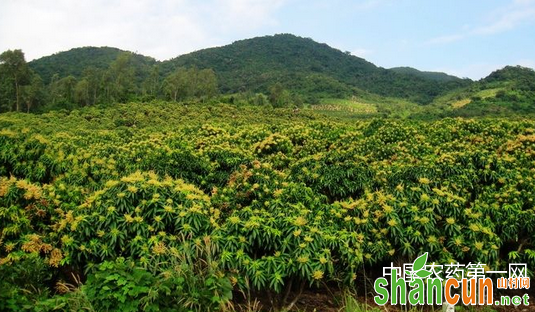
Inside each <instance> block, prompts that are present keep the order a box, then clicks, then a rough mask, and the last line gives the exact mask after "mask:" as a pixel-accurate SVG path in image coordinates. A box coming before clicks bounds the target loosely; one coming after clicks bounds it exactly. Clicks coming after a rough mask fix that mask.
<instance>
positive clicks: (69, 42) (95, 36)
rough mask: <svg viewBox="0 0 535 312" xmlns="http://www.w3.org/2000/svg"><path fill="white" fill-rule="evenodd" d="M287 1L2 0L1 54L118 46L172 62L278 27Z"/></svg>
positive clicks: (31, 54)
mask: <svg viewBox="0 0 535 312" xmlns="http://www.w3.org/2000/svg"><path fill="white" fill-rule="evenodd" d="M286 1H287V0H266V1H261V0H210V1H202V2H201V1H195V0H159V1H149V0H93V1H77V0H1V1H0V51H4V50H7V49H17V48H21V49H23V51H24V52H25V53H26V56H27V59H33V58H37V57H40V56H43V55H48V54H51V53H55V52H58V51H63V50H67V49H70V48H74V47H79V46H90V45H91V46H114V47H119V48H122V49H127V50H132V51H138V52H139V53H142V54H146V55H150V56H153V57H156V58H158V59H168V58H171V57H175V56H177V55H179V54H183V53H187V52H191V51H194V50H197V49H201V48H205V47H209V46H215V45H221V44H224V43H228V41H227V40H228V39H227V38H229V37H230V38H236V37H237V38H241V37H243V36H248V35H251V34H253V33H254V32H255V31H256V30H258V29H259V28H261V27H264V26H269V25H274V24H276V23H277V21H276V19H275V18H274V13H275V12H276V11H277V10H278V9H279V8H281V7H282V6H283V5H284V4H285V2H286Z"/></svg>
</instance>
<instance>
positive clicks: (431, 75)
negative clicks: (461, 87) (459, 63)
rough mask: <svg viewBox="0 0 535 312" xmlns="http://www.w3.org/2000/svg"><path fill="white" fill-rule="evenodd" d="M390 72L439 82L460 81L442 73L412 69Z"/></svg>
mask: <svg viewBox="0 0 535 312" xmlns="http://www.w3.org/2000/svg"><path fill="white" fill-rule="evenodd" d="M390 70H392V71H395V72H397V73H400V74H409V75H414V76H418V77H421V78H425V79H431V80H437V81H443V82H445V81H458V80H459V77H456V76H452V75H448V74H446V73H441V72H430V71H420V70H417V69H416V68H412V67H393V68H390Z"/></svg>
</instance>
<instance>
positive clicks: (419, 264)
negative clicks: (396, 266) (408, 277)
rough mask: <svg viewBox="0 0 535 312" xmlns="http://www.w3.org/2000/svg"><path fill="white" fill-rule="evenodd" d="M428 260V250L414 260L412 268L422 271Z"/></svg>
mask: <svg viewBox="0 0 535 312" xmlns="http://www.w3.org/2000/svg"><path fill="white" fill-rule="evenodd" d="M426 262H427V252H426V253H424V254H423V255H421V256H419V257H418V258H416V260H414V262H413V264H412V270H413V271H414V272H416V271H420V270H421V269H423V268H424V267H425V263H426Z"/></svg>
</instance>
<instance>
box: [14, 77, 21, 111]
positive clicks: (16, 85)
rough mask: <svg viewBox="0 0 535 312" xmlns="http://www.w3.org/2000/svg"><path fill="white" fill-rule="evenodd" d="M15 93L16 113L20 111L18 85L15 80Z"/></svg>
mask: <svg viewBox="0 0 535 312" xmlns="http://www.w3.org/2000/svg"><path fill="white" fill-rule="evenodd" d="M15 93H16V94H17V112H18V111H20V92H19V83H18V81H17V79H15Z"/></svg>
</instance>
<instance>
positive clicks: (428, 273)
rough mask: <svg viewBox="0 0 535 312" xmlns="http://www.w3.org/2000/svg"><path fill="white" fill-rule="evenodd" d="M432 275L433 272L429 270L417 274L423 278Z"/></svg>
mask: <svg viewBox="0 0 535 312" xmlns="http://www.w3.org/2000/svg"><path fill="white" fill-rule="evenodd" d="M431 274H432V272H431V271H427V270H420V271H418V272H416V275H418V276H419V277H421V278H426V277H428V276H430V275H431Z"/></svg>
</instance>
